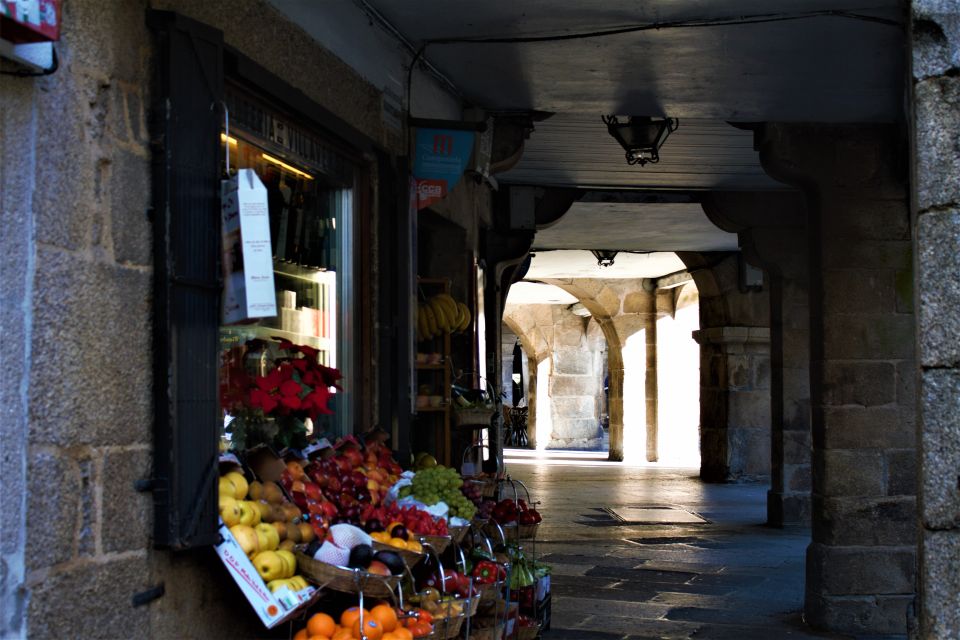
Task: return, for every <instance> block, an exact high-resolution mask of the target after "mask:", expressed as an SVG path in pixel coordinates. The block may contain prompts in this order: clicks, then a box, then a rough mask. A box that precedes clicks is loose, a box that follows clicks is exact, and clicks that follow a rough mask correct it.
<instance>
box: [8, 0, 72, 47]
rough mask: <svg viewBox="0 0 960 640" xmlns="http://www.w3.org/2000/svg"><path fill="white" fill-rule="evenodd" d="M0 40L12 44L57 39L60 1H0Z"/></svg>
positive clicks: (58, 35)
mask: <svg viewBox="0 0 960 640" xmlns="http://www.w3.org/2000/svg"><path fill="white" fill-rule="evenodd" d="M0 39H3V40H6V41H7V42H9V43H11V44H25V43H29V42H54V41H56V40H59V39H60V0H0Z"/></svg>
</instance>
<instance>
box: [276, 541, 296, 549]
mask: <svg viewBox="0 0 960 640" xmlns="http://www.w3.org/2000/svg"><path fill="white" fill-rule="evenodd" d="M296 546H297V545H296V544H295V543H294V542H293V540H283V541H282V542H281V543H280V546H279V547H277V549H285V550H287V551H293V550H294V548H296Z"/></svg>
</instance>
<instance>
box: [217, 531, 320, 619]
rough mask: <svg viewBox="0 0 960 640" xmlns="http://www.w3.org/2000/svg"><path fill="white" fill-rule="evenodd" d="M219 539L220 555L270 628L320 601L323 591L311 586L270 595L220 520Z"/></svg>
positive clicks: (284, 590)
mask: <svg viewBox="0 0 960 640" xmlns="http://www.w3.org/2000/svg"><path fill="white" fill-rule="evenodd" d="M220 537H221V540H222V541H221V542H220V544H218V545H217V546H216V547H215V549H216V551H217V555H218V556H220V559H221V560H222V561H223V565H224V566H225V567H226V568H227V571H228V572H229V573H230V575H231V576H232V577H233V580H234V581H235V582H236V583H237V586H239V587H240V590H241V591H243V595H244V596H246V598H247V601H248V602H249V603H250V606H252V607H253V609H254V611H256V612H257V615H258V616H259V617H260V620H261V621H262V622H263V624H264V626H266V627H267V628H268V629H272V628H273V627H275V626H277V625H278V624H280V623H282V622H285V621H287V620H289V619H290V618H292V617H293V616H294V615H296V614H297V613H298V612H299V611H301V610H303V609H305V608H307V607H309V606H310V605H312V604H313V603H314V602H316V601H317V600H319V599H320V597H321V595H322V593H323V592H322V591H320V590H319V589H316V588H314V587H312V586H310V587H307V588H306V589H303V590H301V591H297V592H294V591H291V590H290V589H287V588H286V587H284V588H281V589H277V591H276V592H274V593H271V592H270V589H268V588H267V585H266V583H265V582H264V581H263V578H261V577H260V574H259V573H257V570H256V569H255V568H254V566H253V563H252V562H251V561H250V558H248V557H247V554H245V553H244V552H243V549H242V548H241V547H240V545H239V544H238V543H237V540H236V538H234V537H233V534H232V533H230V529H229V528H228V527H227V525H225V524H224V523H223V520H221V521H220Z"/></svg>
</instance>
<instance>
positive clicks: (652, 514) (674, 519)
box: [607, 507, 707, 524]
mask: <svg viewBox="0 0 960 640" xmlns="http://www.w3.org/2000/svg"><path fill="white" fill-rule="evenodd" d="M607 511H609V512H610V513H611V514H613V515H614V516H615V517H617V518H619V519H620V520H622V521H623V522H624V524H704V523H706V522H707V520H706V519H704V518H701V517H700V516H698V515H697V514H695V513H690V512H689V511H686V510H684V509H678V508H676V507H616V508H614V507H609V508H608V509H607Z"/></svg>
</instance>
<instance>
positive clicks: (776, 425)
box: [703, 191, 812, 526]
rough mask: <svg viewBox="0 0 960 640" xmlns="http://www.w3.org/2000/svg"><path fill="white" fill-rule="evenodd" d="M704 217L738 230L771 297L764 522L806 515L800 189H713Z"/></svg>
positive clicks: (806, 341) (806, 328)
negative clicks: (767, 480)
mask: <svg viewBox="0 0 960 640" xmlns="http://www.w3.org/2000/svg"><path fill="white" fill-rule="evenodd" d="M703 209H704V212H705V213H706V214H707V217H709V218H710V220H711V222H713V223H714V224H716V225H717V226H719V227H720V228H721V229H724V230H725V231H730V232H735V233H737V234H738V236H739V241H740V247H741V249H742V251H743V256H744V257H745V258H746V259H748V260H749V261H750V262H751V263H753V264H756V265H757V266H759V267H762V268H763V270H764V272H765V273H764V275H765V285H766V287H767V288H768V290H769V294H770V295H769V299H770V412H771V425H770V430H771V442H770V445H771V451H770V453H771V461H770V491H769V492H768V493H767V523H768V524H770V525H773V526H782V525H784V524H806V523H809V521H810V486H811V469H810V449H811V446H812V444H811V435H810V298H809V287H810V285H809V282H810V273H809V272H810V267H809V264H808V255H807V254H808V250H807V241H806V237H807V212H806V204H805V202H804V198H803V195H802V193H800V192H799V191H795V192H789V191H783V192H768V193H740V192H737V193H714V194H710V196H708V197H707V198H705V200H704V204H703Z"/></svg>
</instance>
